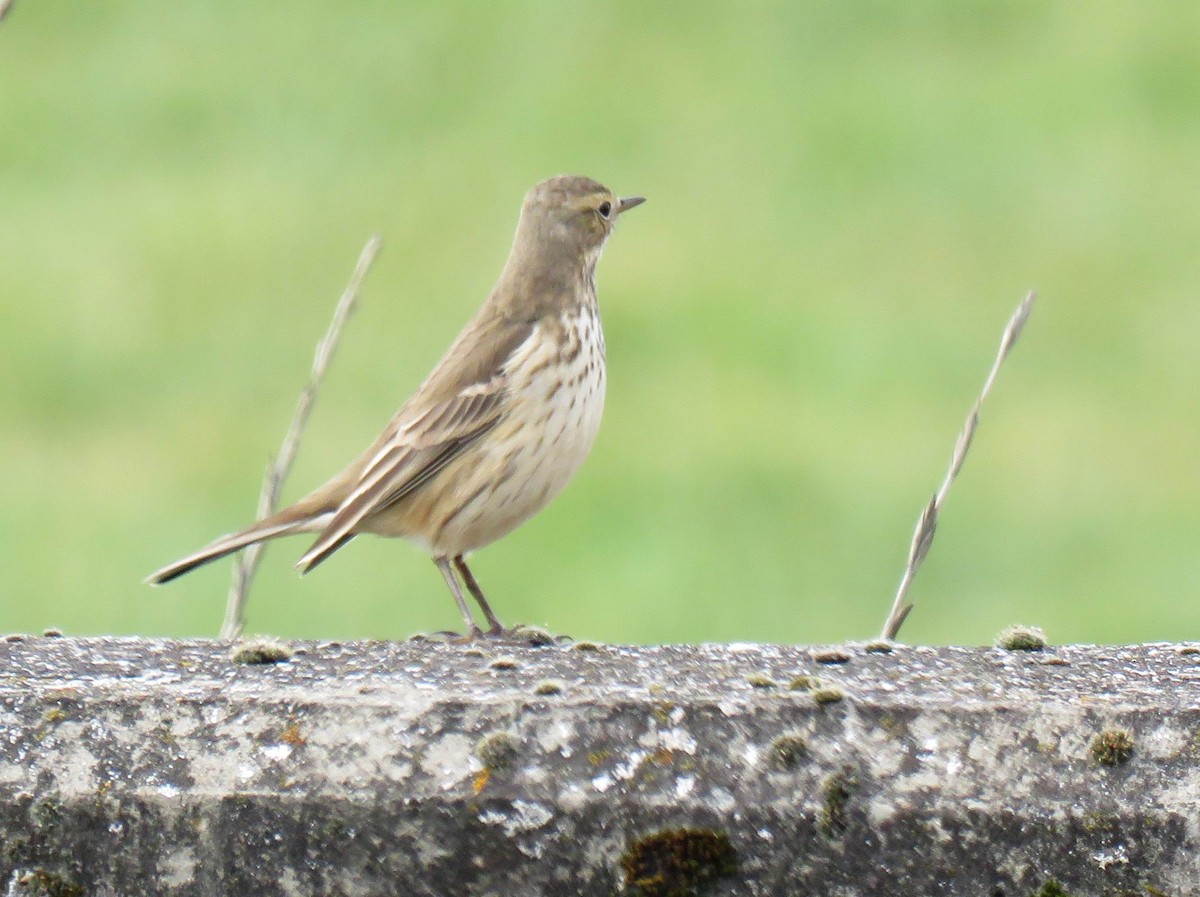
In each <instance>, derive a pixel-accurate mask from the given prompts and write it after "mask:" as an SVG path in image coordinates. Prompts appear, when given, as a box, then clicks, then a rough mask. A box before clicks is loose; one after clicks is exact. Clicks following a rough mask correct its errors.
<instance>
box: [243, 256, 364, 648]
mask: <svg viewBox="0 0 1200 897" xmlns="http://www.w3.org/2000/svg"><path fill="white" fill-rule="evenodd" d="M381 245H382V241H381V240H380V238H379V235H378V234H376V235H375V236H373V237H371V239H369V240H367V244H366V245H365V246H364V247H363V250H362V253H361V254H360V255H359V257H358V264H357V265H356V266H355V267H354V273H353V274H352V275H350V282H349V283H347V284H346V289H345V291H344V292H343V293H342V297H341V299H339V300H338V304H337V308H336V309H334V312H333V320H331V321H330V322H329V329H328V330H326V331H325V335H324V336H323V337H322V338H321V341H320V342H319V343H318V344H317V352H316V355H315V356H314V358H313V366H312V374H311V376H310V377H309V380H308V384H307V385H306V386H305V387H304V391H303V392H302V393H300V399H299V400H298V401H297V402H296V410H295V411H294V412H293V413H292V421H291V423H290V424H289V425H288V430H287V434H286V435H285V436H284V437H283V445H282V446H280V449H279V454H278V455H277V456H276V457H275V458H274V459H272V460H270V461H268V463H267V473H266V477H265V479H264V480H263V488H262V493H261V494H260V495H259V497H258V519H259V520H261V519H263V518H264V517H267V516H269V515H270V514H272V513H274V511H275V509H276V507H277V506H278V505H279V493H280V492H281V491H282V490H283V481H284V480H285V479H287V475H288V472H289V471H290V470H291V469H292V462H293V461H295V459H296V450H297V449H298V448H299V447H300V436H301V435H302V434H303V432H304V428H305V426H306V425H307V424H308V416H309V414H310V413H311V412H312V406H313V402H314V401H315V400H316V397H317V389H318V388H319V387H320V385H321V381H322V380H323V379H324V377H325V371H326V370H327V369H328V367H329V362H330V361H331V360H332V358H333V351H334V349H335V348H337V344H338V340H339V339H340V338H341V334H342V326H343V325H344V324H345V323H346V319H347V318H349V317H350V314H351V313H352V312H353V311H354V309H355V307H356V306H357V304H358V294H359V289H360V287H361V286H362V282H363V278H365V277H366V276H367V271H369V270H370V268H371V264H372V263H373V262H374V261H375V256H376V255H378V254H379V247H380V246H381ZM265 548H266V543H265V542H258V543H256V544H254V545H251V546H250V547H249V548H247V549H246V550H245V551H243V552H242V554H241V555H240V556H239V557H238V559H237V563H236V564H235V565H234V568H233V583H232V584H231V585H230V587H229V598H228V600H227V601H226V603H225V621H224V623H222V624H221V638H224V639H234V638H238V637H239V636H241V634H242V628H243V626H244V625H245V622H246V620H245V616H246V598H247V596H248V594H249V592H250V583H251V581H252V580H253V579H254V574H255V572H256V571H257V569H258V564H259V561H260V559H261V558H262V553H263V550H264V549H265Z"/></svg>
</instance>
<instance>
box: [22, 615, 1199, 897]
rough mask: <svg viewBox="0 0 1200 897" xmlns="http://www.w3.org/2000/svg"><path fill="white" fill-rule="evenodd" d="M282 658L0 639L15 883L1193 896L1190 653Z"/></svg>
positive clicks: (192, 890)
mask: <svg viewBox="0 0 1200 897" xmlns="http://www.w3.org/2000/svg"><path fill="white" fill-rule="evenodd" d="M293 647H295V648H298V649H299V653H297V654H296V655H295V656H294V657H293V658H292V659H291V660H290V661H286V662H282V663H278V664H263V665H246V664H236V663H233V662H231V660H230V651H229V646H228V645H225V644H221V643H217V642H207V641H187V642H177V641H147V640H139V639H65V638H29V639H24V640H19V641H3V642H0V893H6V894H26V893H28V894H34V893H37V894H55V895H60V897H65V895H76V894H77V895H89V897H94V895H100V897H106V895H111V897H116V895H122V897H124V895H132V894H172V895H176V894H178V895H226V894H255V895H285V894H287V895H291V894H303V895H352V894H353V895H359V894H361V895H383V894H412V895H439V897H441V895H493V894H495V895H500V894H504V895H515V894H520V895H535V894H545V895H560V894H561V895H573V894H580V895H605V897H609V895H613V894H621V893H624V894H628V895H647V897H666V895H672V897H674V895H687V894H692V893H703V894H713V895H776V894H778V895H783V894H787V895H796V894H812V895H839V897H852V895H889V897H890V895H896V897H899V895H908V894H913V895H918V894H919V895H983V897H1030V895H1038V897H1050V895H1054V894H1073V895H1089V897H1090V895H1113V897H1118V895H1120V897H1130V895H1135V894H1136V895H1139V897H1153V895H1170V897H1191V895H1200V653H1197V652H1196V650H1195V649H1192V648H1189V647H1187V646H1174V645H1146V646H1138V647H1122V648H1108V647H1090V646H1071V647H1063V648H1057V649H1053V650H1047V651H1041V652H1008V651H1002V650H998V649H991V648H986V649H976V648H908V647H897V648H896V649H895V650H894V651H893V652H892V653H868V652H867V651H866V650H865V649H864V648H862V647H853V646H851V647H846V648H842V649H824V650H822V649H814V648H806V647H774V646H761V645H723V646H719V645H700V646H678V647H657V648H627V647H610V646H589V645H583V644H575V645H573V646H565V645H551V646H545V647H512V646H504V647H495V646H483V647H482V649H481V648H480V647H476V646H456V645H446V644H438V643H429V642H425V643H412V642H410V643H403V644H390V643H377V642H369V643H348V644H336V643H305V644H297V645H294V646H293ZM805 677H807V678H805ZM1055 883H1057V884H1055ZM5 888H7V889H8V890H7V891H5ZM1056 888H1057V889H1056Z"/></svg>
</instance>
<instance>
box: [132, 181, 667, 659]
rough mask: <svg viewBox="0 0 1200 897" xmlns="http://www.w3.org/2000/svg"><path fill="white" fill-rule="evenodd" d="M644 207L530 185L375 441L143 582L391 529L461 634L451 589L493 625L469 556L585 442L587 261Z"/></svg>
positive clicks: (315, 559) (464, 609) (593, 385)
mask: <svg viewBox="0 0 1200 897" xmlns="http://www.w3.org/2000/svg"><path fill="white" fill-rule="evenodd" d="M643 201H644V200H643V199H642V197H640V196H635V197H631V198H627V199H620V198H618V197H617V196H615V195H614V194H613V193H612V192H611V191H610V190H608V189H607V188H605V187H603V186H601V185H600V184H598V183H596V182H595V181H593V180H591V179H589V178H585V177H576V176H564V177H556V178H551V179H550V180H547V181H543V182H542V183H540V184H538V185H536V186H535V187H534V188H533V189H531V190H530V191H529V193H528V194H526V196H525V202H524V205H523V206H522V207H521V216H520V220H519V221H518V222H517V233H516V237H515V238H514V239H513V247H512V252H511V253H510V254H509V257H508V262H507V263H506V264H505V266H504V270H503V272H501V274H500V280H499V281H498V282H497V284H496V286H495V287H494V288H493V289H492V292H491V295H489V296H488V298H487V301H485V302H484V303H483V307H482V308H480V309H479V311H478V312H477V313H476V315H475V317H474V318H472V319H471V321H470V322H469V323H468V324H467V326H466V327H465V328H464V329H463V331H462V333H460V334H459V336H458V339H456V340H455V341H454V343H453V344H452V345H451V346H450V348H449V350H447V352H446V354H445V356H443V358H442V360H441V361H440V362H438V364H437V366H436V367H435V368H434V369H433V371H432V373H430V375H429V376H428V377H427V378H426V379H425V382H424V383H422V384H421V385H420V387H418V389H417V391H416V393H415V394H413V396H412V398H410V399H409V400H408V401H407V402H405V403H404V405H403V406H402V407H401V408H400V410H399V411H397V412H396V414H395V416H394V417H393V418H392V420H391V421H390V422H389V423H388V425H387V427H386V428H385V429H384V431H383V433H382V434H380V436H379V438H378V439H377V440H375V443H374V444H373V445H372V446H371V447H370V448H369V449H367V451H366V452H364V453H363V454H362V455H361V456H360V457H359V458H358V459H357V460H355V461H354V462H353V463H352V464H351V465H350V466H349V467H347V468H346V469H345V470H343V471H342V472H341V473H339V474H338V475H337V476H335V477H334V478H333V479H331V480H330V481H329V482H327V483H326V484H325V485H324V486H321V487H320V488H319V489H317V490H316V491H315V492H313V493H311V494H310V495H308V496H307V497H305V498H302V499H300V501H298V502H296V503H295V504H294V505H292V506H291V507H288V508H285V509H283V510H282V511H279V512H278V513H276V514H272V515H271V516H270V517H267V518H265V519H264V520H260V521H259V522H258V523H255V524H254V525H253V526H250V527H247V528H246V529H244V530H241V531H239V532H236V533H232V534H230V535H228V536H222V537H221V538H219V539H217V540H216V541H215V542H213V543H212V544H211V545H208V546H207V547H205V548H202V549H200V550H199V551H197V552H196V553H195V554H191V555H188V556H187V557H185V558H182V559H181V560H178V561H176V562H175V563H173V564H171V565H169V566H167V567H164V568H163V569H161V570H159V571H158V572H157V573H154V574H152V575H151V576H150V577H149V580H148V581H149V582H151V583H163V582H167V581H169V580H172V579H174V578H175V577H176V576H180V575H182V574H184V573H187V572H188V571H189V570H192V569H193V568H195V567H198V566H200V565H201V564H205V563H207V562H208V561H211V560H215V559H216V558H219V557H223V556H224V555H227V554H230V553H231V552H234V551H237V550H239V549H241V548H245V547H246V546H247V545H250V544H252V543H254V542H259V541H262V540H264V539H274V538H276V537H278V536H288V535H292V534H293V533H319V534H320V535H319V536H318V537H317V539H316V541H315V542H314V543H313V544H312V547H310V548H309V549H308V551H307V552H306V553H305V554H304V556H303V557H301V558H300V560H299V562H298V563H297V565H296V566H297V567H299V568H300V569H301V571H302V572H307V571H309V570H311V569H312V568H313V567H315V566H317V564H319V563H321V562H322V561H323V560H325V559H326V558H327V557H329V555H331V554H332V553H333V552H335V551H337V550H338V549H339V548H341V547H342V546H343V545H345V544H346V543H347V542H349V541H350V540H351V539H353V538H354V537H355V536H357V535H358V534H359V533H374V534H375V535H380V536H392V537H402V538H405V539H409V540H411V541H413V542H415V543H417V544H418V545H420V546H421V547H423V548H424V549H425V550H427V551H428V552H429V553H430V554H431V555H432V556H433V560H434V563H435V564H437V566H438V569H439V570H441V571H442V576H444V577H445V579H446V585H447V586H449V587H450V592H451V593H452V594H453V595H454V600H455V602H456V603H457V604H458V609H459V611H461V613H462V615H463V620H465V621H466V624H467V628H468V631H469V632H470V634H471V635H472V636H477V635H480V634H481V629H480V627H479V625H478V624H477V623H476V622H475V619H474V617H472V615H471V610H470V608H469V607H468V606H467V602H466V601H465V600H464V599H463V594H462V587H461V586H462V585H465V586H466V588H467V590H468V591H469V592H470V593H471V594H472V595H473V596H474V598H475V600H476V601H477V602H478V603H479V607H480V609H481V610H482V611H483V613H484V616H485V617H486V618H487V622H488V633H489V634H493V635H497V634H501V633H503V632H504V627H503V626H502V625H501V623H500V621H499V619H497V617H496V615H495V614H494V613H493V612H492V609H491V607H489V606H488V603H487V599H486V598H484V595H483V591H482V590H481V589H480V588H479V583H477V582H476V581H475V577H474V576H472V575H471V570H470V568H468V567H467V563H466V555H467V554H468V553H469V552H471V551H474V550H476V549H478V548H482V547H483V546H485V545H487V544H489V543H491V542H494V541H495V540H496V539H499V538H500V537H501V536H504V535H507V534H508V533H510V532H512V530H514V529H515V528H516V527H518V526H519V525H520V524H522V523H524V522H525V521H526V520H528V519H529V518H530V517H531V516H533V515H534V514H536V513H537V512H538V511H540V510H541V509H542V508H544V507H545V506H546V504H547V503H548V502H549V501H550V500H551V499H552V498H554V496H556V495H557V494H558V493H559V492H560V491H561V490H562V488H563V487H564V486H566V484H567V482H568V481H569V480H570V479H571V477H572V476H574V474H575V471H576V470H578V469H579V465H580V464H582V463H583V459H584V458H585V457H586V456H587V454H588V452H589V450H590V449H591V447H592V442H593V441H594V440H595V438H596V431H597V430H598V429H599V427H600V413H601V411H602V410H603V407H604V382H605V373H604V334H603V332H602V331H601V329H600V314H599V310H598V308H597V305H596V279H595V271H596V262H597V260H598V259H599V258H600V252H601V250H602V249H603V248H604V243H605V241H606V240H607V239H608V237H609V235H610V234H611V233H612V230H613V227H614V225H615V224H616V221H617V217H618V216H619V215H620V214H621V213H622V212H625V211H627V210H629V209H632V208H633V207H634V206H636V205H639V204H641V203H642V202H643ZM459 577H461V585H460V580H459Z"/></svg>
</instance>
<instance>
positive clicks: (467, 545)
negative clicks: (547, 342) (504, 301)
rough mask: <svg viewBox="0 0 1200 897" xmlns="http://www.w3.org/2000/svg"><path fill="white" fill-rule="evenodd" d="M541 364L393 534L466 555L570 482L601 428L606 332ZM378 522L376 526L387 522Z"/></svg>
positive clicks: (411, 503) (413, 500) (415, 501)
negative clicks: (558, 360)
mask: <svg viewBox="0 0 1200 897" xmlns="http://www.w3.org/2000/svg"><path fill="white" fill-rule="evenodd" d="M534 367H535V370H534V371H533V372H532V373H530V374H529V376H528V377H526V378H525V379H524V380H523V381H522V382H521V383H519V384H518V383H514V388H513V396H514V400H513V404H512V406H511V407H510V410H509V412H508V413H507V414H506V415H505V416H504V418H503V420H501V421H500V422H499V423H498V424H497V425H496V427H495V428H494V429H493V430H491V431H489V432H488V433H487V434H486V435H485V436H484V437H483V438H481V439H480V440H479V442H477V443H476V444H475V445H473V446H472V447H471V448H470V449H468V450H467V451H465V452H463V454H462V455H460V456H459V457H458V458H456V459H455V460H454V461H453V462H452V463H451V464H450V465H448V466H447V467H446V469H445V470H444V471H442V472H441V473H440V474H439V475H438V476H437V477H436V478H435V479H434V480H432V481H430V483H429V485H428V486H427V487H426V488H424V489H421V490H420V491H419V492H417V493H416V494H414V495H412V496H411V497H410V499H408V500H406V501H405V502H404V503H403V504H404V505H405V507H404V508H403V509H400V508H396V509H395V511H399V512H400V514H399V515H397V518H398V517H400V516H402V517H403V518H404V520H403V521H401V520H400V519H395V518H394V521H393V522H394V523H395V524H399V526H397V527H396V529H394V530H393V532H390V533H387V534H388V535H392V534H394V535H403V536H406V537H408V538H409V539H411V540H412V541H414V542H417V543H418V544H420V545H422V546H423V547H424V548H426V549H427V550H428V551H429V552H430V553H431V554H433V555H435V556H438V555H444V556H451V557H453V556H454V555H458V554H464V553H466V552H470V551H474V550H475V549H478V548H482V547H483V546H485V545H487V544H489V543H491V542H494V541H495V540H496V539H499V538H501V537H502V536H505V535H507V534H508V533H510V532H512V531H513V530H514V529H516V528H517V527H518V526H520V525H521V524H522V523H524V522H525V521H526V520H528V519H529V518H530V517H532V516H533V515H534V514H536V513H537V512H538V511H540V510H541V509H542V508H544V507H545V506H546V505H547V504H548V503H549V502H550V501H551V500H552V499H553V498H554V497H555V496H556V495H558V493H559V492H561V491H562V490H563V488H564V487H565V486H566V485H567V483H568V482H570V480H571V478H572V477H573V476H574V475H575V473H576V471H578V470H579V467H580V465H581V464H582V463H583V461H584V459H585V458H586V457H587V455H588V453H589V452H590V451H591V448H592V443H593V442H595V439H596V434H597V432H598V431H599V429H600V418H601V414H602V412H603V410H604V391H605V374H604V347H603V342H602V338H600V339H599V340H597V339H592V340H588V339H585V340H584V341H583V345H582V346H581V347H580V351H579V352H578V353H577V354H576V355H575V357H574V358H573V359H572V360H571V361H570V362H567V363H564V364H552V365H541V366H534ZM381 516H383V515H381ZM388 516H391V515H388ZM418 521H419V523H418V525H416V526H413V524H414V523H417V522H418ZM372 523H374V524H375V526H374V527H372V528H373V529H374V531H376V532H380V531H381V530H382V529H384V528H385V526H386V522H385V521H384V520H375V521H372ZM381 524H383V525H381ZM387 528H389V529H391V527H387ZM400 529H403V530H404V531H403V532H400V531H397V530H400Z"/></svg>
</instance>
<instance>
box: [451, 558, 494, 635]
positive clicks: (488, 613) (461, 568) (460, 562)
mask: <svg viewBox="0 0 1200 897" xmlns="http://www.w3.org/2000/svg"><path fill="white" fill-rule="evenodd" d="M454 566H455V567H457V568H458V572H459V573H460V574H462V578H463V582H464V583H466V586H467V591H468V592H470V593H471V595H472V596H473V597H474V598H475V600H476V601H477V602H479V606H480V608H482V609H483V615H484V616H485V617H487V621H488V635H501V634H502V633H503V632H504V624H503V623H501V622H500V619H499V618H498V617H497V616H496V614H495V613H494V612H493V611H492V609H491V607H490V606H489V605H488V603H487V599H486V598H484V597H483V589H481V588H479V583H477V582H476V581H475V577H474V576H472V575H471V568H470V567H468V566H467V562H466V560H464V558H463V556H462V555H461V554H460V555H458V556H456V557H455V558H454Z"/></svg>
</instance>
